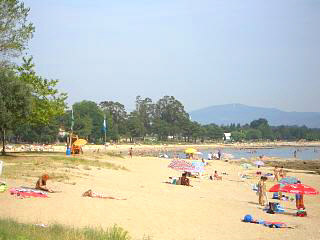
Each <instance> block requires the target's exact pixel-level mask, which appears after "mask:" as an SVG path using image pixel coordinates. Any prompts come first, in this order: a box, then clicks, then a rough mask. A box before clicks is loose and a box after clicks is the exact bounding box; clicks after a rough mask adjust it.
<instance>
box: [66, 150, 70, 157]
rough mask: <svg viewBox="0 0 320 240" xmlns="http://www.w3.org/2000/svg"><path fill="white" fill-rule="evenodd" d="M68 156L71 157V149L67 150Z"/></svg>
mask: <svg viewBox="0 0 320 240" xmlns="http://www.w3.org/2000/svg"><path fill="white" fill-rule="evenodd" d="M66 154H67V156H69V155H71V149H70V148H67V151H66Z"/></svg>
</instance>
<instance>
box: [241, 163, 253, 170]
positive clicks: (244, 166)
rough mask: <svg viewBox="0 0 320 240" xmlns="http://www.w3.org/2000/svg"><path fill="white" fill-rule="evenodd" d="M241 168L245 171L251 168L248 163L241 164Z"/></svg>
mask: <svg viewBox="0 0 320 240" xmlns="http://www.w3.org/2000/svg"><path fill="white" fill-rule="evenodd" d="M241 167H243V168H245V169H248V168H251V167H252V165H251V164H250V163H242V164H241Z"/></svg>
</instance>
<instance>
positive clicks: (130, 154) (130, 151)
mask: <svg viewBox="0 0 320 240" xmlns="http://www.w3.org/2000/svg"><path fill="white" fill-rule="evenodd" d="M132 154H133V149H132V147H131V148H130V149H129V156H130V158H132Z"/></svg>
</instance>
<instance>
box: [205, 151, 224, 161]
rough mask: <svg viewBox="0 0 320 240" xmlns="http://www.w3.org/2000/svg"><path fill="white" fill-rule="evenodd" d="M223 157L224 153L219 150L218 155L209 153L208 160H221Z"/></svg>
mask: <svg viewBox="0 0 320 240" xmlns="http://www.w3.org/2000/svg"><path fill="white" fill-rule="evenodd" d="M221 157H222V152H221V150H218V153H212V152H210V153H208V160H213V159H215V160H221Z"/></svg>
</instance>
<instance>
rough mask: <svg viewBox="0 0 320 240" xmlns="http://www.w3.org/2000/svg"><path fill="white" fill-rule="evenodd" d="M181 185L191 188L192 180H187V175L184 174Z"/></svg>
mask: <svg viewBox="0 0 320 240" xmlns="http://www.w3.org/2000/svg"><path fill="white" fill-rule="evenodd" d="M179 180H180V184H181V185H184V186H190V180H189V178H187V173H186V172H184V173H182V176H181V177H180V179H179Z"/></svg>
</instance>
